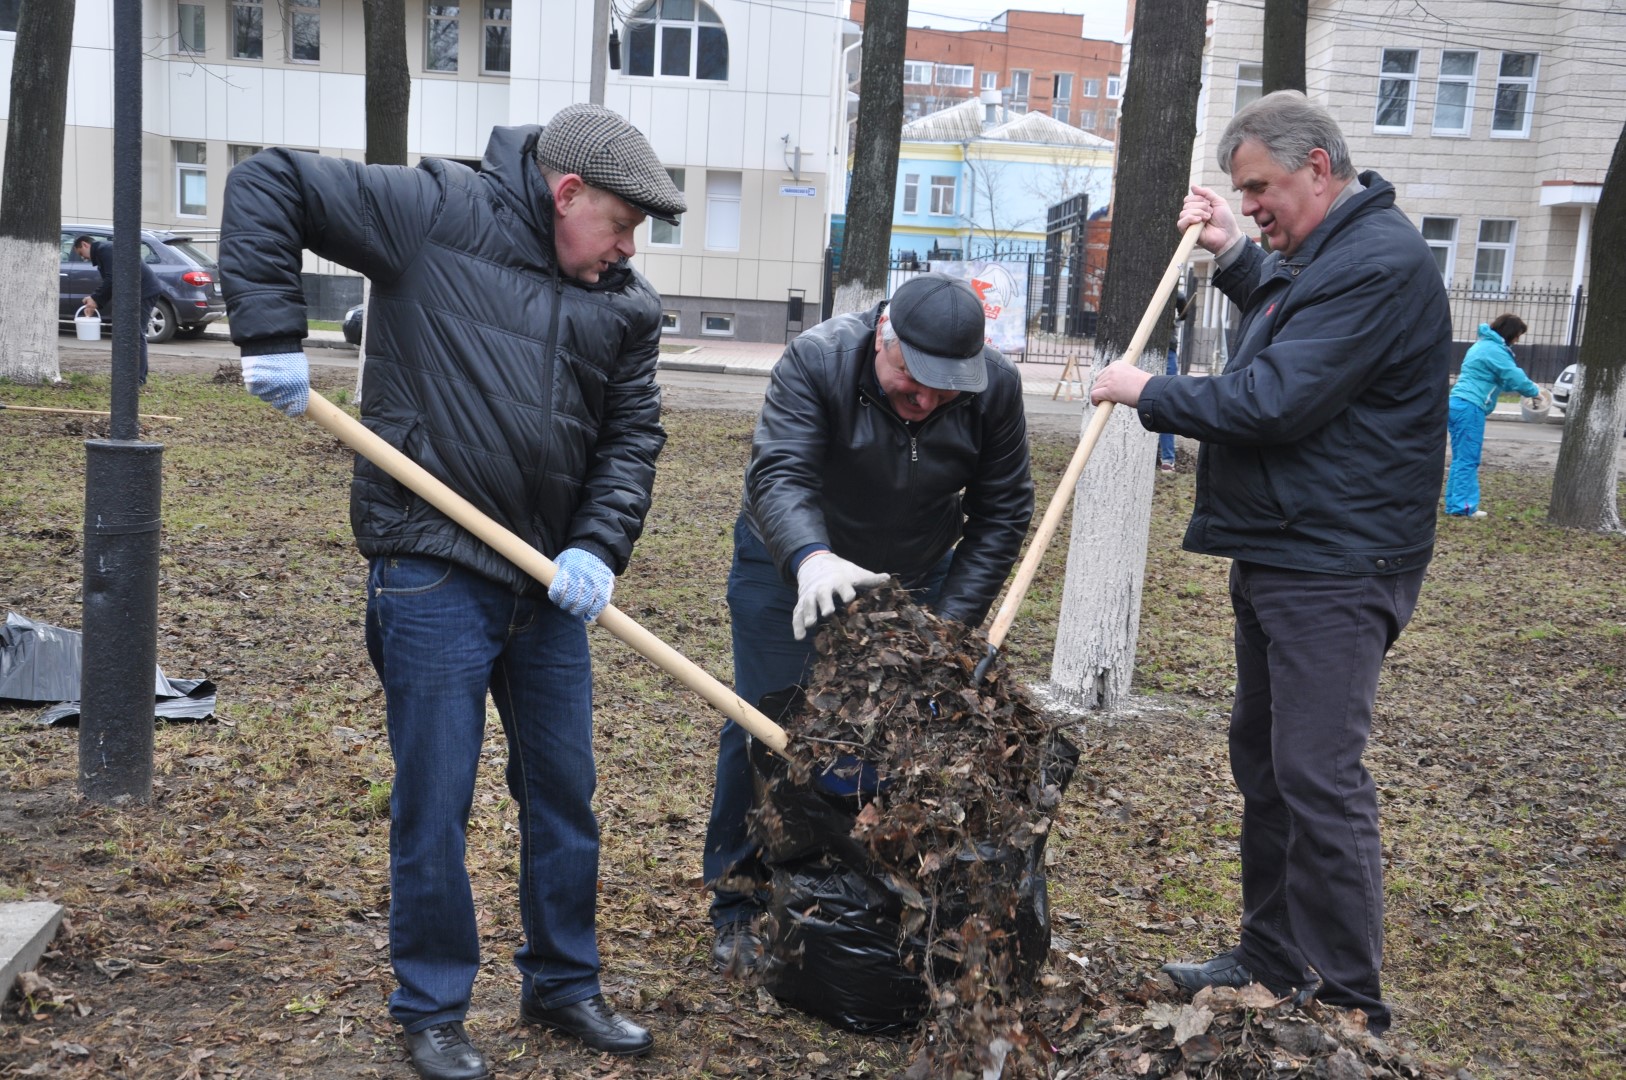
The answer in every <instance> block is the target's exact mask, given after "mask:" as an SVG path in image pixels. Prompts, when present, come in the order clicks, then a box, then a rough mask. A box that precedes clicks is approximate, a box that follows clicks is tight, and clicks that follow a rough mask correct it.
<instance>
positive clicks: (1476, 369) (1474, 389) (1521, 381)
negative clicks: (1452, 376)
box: [1445, 313, 1541, 518]
mask: <svg viewBox="0 0 1626 1080" xmlns="http://www.w3.org/2000/svg"><path fill="white" fill-rule="evenodd" d="M1527 329H1528V327H1526V326H1525V324H1524V320H1523V319H1520V318H1519V317H1518V316H1517V315H1514V314H1511V313H1509V314H1506V315H1498V316H1497V317H1496V319H1495V320H1494V321H1492V322H1490V323H1480V324H1479V340H1478V341H1476V342H1474V344H1473V346H1472V347H1471V348H1469V350H1468V355H1466V356H1464V357H1463V358H1462V373H1461V374H1460V375H1458V376H1457V383H1456V385H1455V386H1453V387H1452V388H1451V405H1450V408H1451V416H1450V420H1449V421H1448V426H1449V428H1450V431H1451V472H1450V474H1449V476H1448V478H1447V480H1446V482H1445V512H1446V513H1447V514H1451V515H1452V516H1454V517H1475V518H1482V517H1484V516H1485V511H1483V510H1481V509H1480V508H1479V451H1480V447H1481V446H1483V445H1484V442H1485V417H1487V416H1489V415H1490V414H1491V413H1492V412H1494V411H1495V409H1496V398H1497V396H1498V395H1499V394H1501V393H1503V392H1504V391H1517V392H1518V393H1520V394H1523V395H1524V396H1525V397H1540V396H1541V387H1539V386H1537V385H1536V384H1535V383H1533V382H1531V381H1530V376H1528V375H1526V374H1525V373H1524V372H1523V371H1522V370H1520V368H1519V364H1518V361H1516V360H1514V359H1513V343H1514V342H1515V341H1518V340H1519V337H1520V336H1521V335H1522V334H1523V333H1524V332H1525V330H1527Z"/></svg>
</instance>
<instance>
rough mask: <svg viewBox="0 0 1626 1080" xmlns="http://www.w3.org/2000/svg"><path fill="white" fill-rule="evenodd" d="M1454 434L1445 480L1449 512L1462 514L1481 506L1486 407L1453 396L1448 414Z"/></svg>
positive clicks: (1447, 510) (1448, 428)
mask: <svg viewBox="0 0 1626 1080" xmlns="http://www.w3.org/2000/svg"><path fill="white" fill-rule="evenodd" d="M1446 428H1447V430H1449V431H1450V433H1451V470H1450V472H1449V473H1447V474H1446V481H1445V512H1446V513H1447V514H1454V515H1456V516H1458V517H1461V516H1463V515H1465V514H1471V513H1473V512H1474V511H1475V510H1478V509H1479V459H1480V452H1481V450H1482V449H1483V448H1484V445H1485V410H1484V409H1481V408H1480V407H1479V406H1478V405H1475V404H1474V403H1473V402H1471V401H1463V400H1462V399H1461V398H1452V399H1451V412H1450V415H1449V416H1447V417H1446Z"/></svg>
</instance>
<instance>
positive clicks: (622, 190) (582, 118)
mask: <svg viewBox="0 0 1626 1080" xmlns="http://www.w3.org/2000/svg"><path fill="white" fill-rule="evenodd" d="M536 161H537V164H538V165H541V166H542V167H543V168H544V169H551V170H553V171H554V172H559V173H575V174H576V175H577V176H580V177H581V178H582V179H583V180H584V181H586V182H587V183H588V184H590V185H592V186H593V187H596V188H598V189H600V190H602V191H608V192H609V193H610V194H612V195H619V196H620V197H621V198H623V199H625V200H626V201H627V202H629V203H631V204H632V205H633V206H636V207H637V208H638V209H640V210H642V211H643V212H644V213H646V214H648V215H649V216H650V217H652V218H659V219H660V220H662V221H664V222H666V223H668V224H670V225H676V224H677V220H678V219H677V216H678V215H679V214H681V213H683V212H684V211H685V210H687V209H688V208H689V204H688V203H687V202H685V201H684V200H683V192H681V191H679V190H678V189H677V185H676V184H674V183H672V178H671V176H669V175H668V174H667V172H666V169H665V168H664V167H663V166H662V165H661V161H660V158H658V157H656V156H655V151H654V150H653V149H651V148H650V145H649V140H647V139H645V138H644V136H643V133H642V132H640V131H639V130H638V129H637V128H635V127H633V126H632V125H631V124H629V123H627V121H626V119H625V118H623V117H622V116H621V115H620V114H618V113H614V112H611V111H610V110H609V109H606V108H604V106H602V105H567V106H565V107H564V108H563V109H560V110H559V111H558V112H557V113H555V114H554V116H553V119H552V120H550V121H548V126H547V127H545V128H543V129H542V138H541V139H539V140H538V141H537V144H536Z"/></svg>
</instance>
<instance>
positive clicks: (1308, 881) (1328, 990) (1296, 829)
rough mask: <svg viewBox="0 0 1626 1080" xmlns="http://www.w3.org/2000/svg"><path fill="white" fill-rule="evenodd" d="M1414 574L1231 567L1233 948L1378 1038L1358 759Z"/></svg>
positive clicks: (1379, 1002)
mask: <svg viewBox="0 0 1626 1080" xmlns="http://www.w3.org/2000/svg"><path fill="white" fill-rule="evenodd" d="M1423 572H1424V567H1423V566H1418V567H1416V568H1415V569H1412V570H1407V571H1405V572H1403V573H1399V574H1393V575H1387V576H1382V577H1353V576H1351V577H1346V576H1342V575H1337V574H1312V573H1306V572H1303V571H1298V570H1283V569H1279V568H1277V567H1273V566H1262V565H1259V564H1257V563H1245V562H1235V563H1232V564H1231V606H1232V609H1233V610H1234V611H1235V613H1236V700H1235V702H1234V704H1233V705H1232V708H1231V731H1230V743H1231V776H1232V778H1233V779H1234V780H1235V781H1236V787H1237V790H1238V791H1240V792H1241V793H1242V941H1241V944H1240V945H1239V946H1238V947H1237V949H1236V952H1235V955H1236V957H1237V959H1238V960H1240V961H1241V962H1242V963H1243V964H1245V965H1246V966H1247V967H1248V968H1249V969H1250V970H1252V971H1253V973H1254V974H1255V975H1257V976H1259V977H1260V979H1262V980H1263V981H1264V982H1265V983H1266V985H1268V986H1274V987H1284V986H1302V985H1304V983H1305V981H1306V979H1305V967H1306V966H1310V967H1313V968H1315V970H1316V972H1317V973H1318V974H1319V975H1320V976H1321V980H1322V983H1323V986H1322V989H1321V990H1320V991H1319V992H1318V994H1317V996H1318V997H1319V998H1320V999H1321V1000H1323V1001H1326V1002H1328V1003H1329V1004H1333V1005H1338V1006H1340V1007H1342V1008H1346V1009H1349V1008H1359V1009H1364V1010H1365V1011H1366V1015H1367V1016H1368V1017H1370V1027H1371V1030H1372V1031H1373V1032H1375V1033H1381V1032H1383V1031H1384V1030H1385V1029H1387V1028H1388V1026H1389V1019H1390V1017H1389V1007H1388V1006H1387V1005H1385V1004H1384V1003H1383V990H1382V986H1381V982H1380V977H1379V975H1380V971H1381V969H1382V966H1383V852H1382V848H1381V846H1380V844H1379V838H1378V795H1377V787H1376V785H1375V784H1374V783H1373V780H1372V776H1371V774H1370V773H1369V772H1367V769H1366V766H1365V765H1363V764H1362V763H1361V756H1362V754H1363V753H1364V752H1365V750H1366V742H1367V738H1368V736H1370V734H1371V732H1372V710H1373V705H1374V702H1375V701H1376V699H1377V692H1378V674H1379V672H1380V671H1381V670H1382V668H1383V658H1384V656H1386V655H1387V654H1388V651H1389V648H1390V646H1392V645H1393V644H1394V643H1395V639H1396V638H1398V637H1399V636H1400V631H1401V630H1402V629H1404V628H1405V626H1406V623H1407V622H1409V621H1410V620H1411V616H1412V611H1413V610H1414V609H1415V608H1416V606H1417V595H1418V592H1419V591H1420V590H1421V588H1422V585H1423Z"/></svg>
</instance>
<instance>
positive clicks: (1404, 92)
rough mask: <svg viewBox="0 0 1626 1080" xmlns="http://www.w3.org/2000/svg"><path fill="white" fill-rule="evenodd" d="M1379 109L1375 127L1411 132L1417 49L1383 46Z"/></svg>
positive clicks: (1373, 125) (1389, 130)
mask: <svg viewBox="0 0 1626 1080" xmlns="http://www.w3.org/2000/svg"><path fill="white" fill-rule="evenodd" d="M1379 67H1380V69H1381V74H1379V75H1378V111H1377V115H1376V116H1375V117H1374V118H1373V120H1372V130H1373V131H1387V132H1391V133H1394V134H1400V135H1406V134H1410V133H1411V110H1412V106H1413V105H1415V104H1416V103H1417V50H1416V49H1384V50H1383V58H1382V60H1381V61H1380V63H1379Z"/></svg>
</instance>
